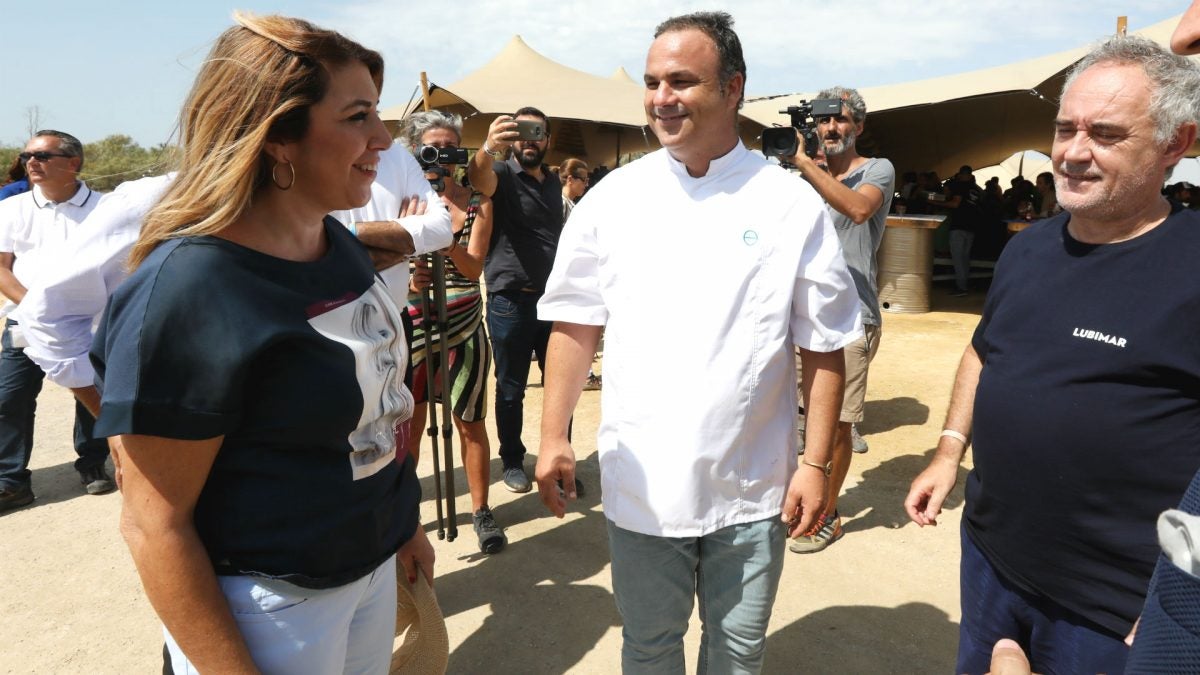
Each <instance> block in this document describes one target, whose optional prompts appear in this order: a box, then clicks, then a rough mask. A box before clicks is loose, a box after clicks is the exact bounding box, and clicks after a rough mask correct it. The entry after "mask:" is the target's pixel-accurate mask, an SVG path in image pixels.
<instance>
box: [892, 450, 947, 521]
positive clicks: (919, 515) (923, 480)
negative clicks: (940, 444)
mask: <svg viewBox="0 0 1200 675" xmlns="http://www.w3.org/2000/svg"><path fill="white" fill-rule="evenodd" d="M957 482H958V462H957V461H955V460H953V459H950V458H949V457H946V456H944V455H943V454H942V453H940V452H939V453H937V454H935V455H934V456H933V460H932V461H931V462H929V466H928V467H926V468H925V470H924V471H922V472H921V474H920V475H919V476H917V477H916V478H915V479H913V482H912V487H910V488H909V489H908V497H907V498H905V500H904V510H905V511H907V512H908V517H909V518H911V519H912V521H913V522H914V523H916V524H917V525H920V526H921V527H925V526H926V525H935V526H936V525H937V517H938V514H940V513H941V512H942V503H943V502H945V501H946V496H947V495H949V494H950V491H951V490H953V489H954V484H955V483H957Z"/></svg>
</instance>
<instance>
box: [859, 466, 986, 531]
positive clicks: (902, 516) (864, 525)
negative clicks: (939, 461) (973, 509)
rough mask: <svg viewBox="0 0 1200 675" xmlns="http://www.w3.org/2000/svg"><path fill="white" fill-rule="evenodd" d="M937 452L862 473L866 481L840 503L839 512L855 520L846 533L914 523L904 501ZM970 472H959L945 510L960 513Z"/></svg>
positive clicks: (860, 483)
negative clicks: (957, 510)
mask: <svg viewBox="0 0 1200 675" xmlns="http://www.w3.org/2000/svg"><path fill="white" fill-rule="evenodd" d="M935 450H936V448H930V449H928V450H926V451H925V453H924V454H921V455H903V456H900V457H894V458H892V459H889V460H886V461H884V462H882V463H881V464H880V465H879V466H877V467H875V468H873V469H867V470H866V471H864V472H863V473H862V480H861V481H859V482H858V483H857V484H856V485H854V486H853V487H851V488H848V489H846V490H845V491H844V492H843V493H842V496H841V497H840V498H839V499H838V511H839V512H840V513H841V514H842V515H843V516H849V517H851V518H852V520H850V521H846V522H845V524H844V526H843V527H844V529H845V531H846V532H848V533H849V532H861V531H863V530H869V529H871V528H873V527H886V528H889V529H895V528H898V527H903V526H904V525H907V524H909V523H911V522H912V521H911V520H909V518H908V514H907V513H905V511H904V498H905V497H907V496H908V488H909V486H910V485H911V484H912V480H913V479H914V478H916V477H917V474H919V473H921V472H922V471H924V470H925V467H927V466H929V460H931V459H932V458H933V453H934V451H935ZM966 480H967V470H966V469H965V468H964V467H961V466H960V467H959V468H958V478H957V482H956V483H955V485H954V489H953V490H951V491H950V494H949V495H947V496H946V501H945V502H944V503H943V504H942V510H943V511H947V510H952V509H957V508H958V507H960V506H962V503H963V498H964V496H963V484H964V483H965V482H966Z"/></svg>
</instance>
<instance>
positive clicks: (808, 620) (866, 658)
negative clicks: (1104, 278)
mask: <svg viewBox="0 0 1200 675" xmlns="http://www.w3.org/2000/svg"><path fill="white" fill-rule="evenodd" d="M981 304H982V298H981V297H979V296H972V297H970V298H965V299H953V298H947V297H945V290H944V289H939V288H935V289H934V309H935V310H937V311H934V312H931V313H928V314H919V315H902V314H887V315H886V316H885V318H884V323H885V325H884V332H883V339H882V343H881V346H880V350H879V353H878V356H877V357H876V360H875V363H874V365H873V366H872V369H871V380H870V388H869V393H868V401H867V404H866V406H867V408H866V421H865V422H864V423H863V424H862V425H861V431H862V433H863V435H864V436H865V437H866V438H867V440H868V441H869V442H870V446H871V449H870V452H869V453H867V454H865V455H855V457H854V461H853V464H852V466H851V468H850V475H849V477H848V478H847V481H846V486H845V491H844V496H843V497H842V500H841V504H840V510H841V513H842V515H843V517H844V518H845V519H846V522H845V530H846V536H845V537H844V538H843V539H842V540H841V541H839V542H838V543H836V544H835V545H833V546H832V547H830V548H829V549H827V550H826V551H824V552H821V553H818V554H811V555H805V556H801V555H795V554H791V553H789V554H788V556H787V561H786V564H785V567H784V576H783V582H782V586H781V590H780V592H779V598H778V601H777V602H776V604H775V611H774V614H773V616H772V620H771V628H770V638H769V646H768V650H767V661H766V672H769V673H793V672H810V673H866V672H880V673H882V672H939V671H940V672H948V671H949V670H951V669H952V668H953V663H954V650H955V644H956V641H957V633H958V623H957V622H958V618H959V609H958V583H957V567H958V524H959V518H960V514H961V505H962V492H961V484H962V481H961V478H962V477H965V475H966V469H965V468H964V470H963V471H962V472H961V474H960V482H959V488H958V489H957V490H956V491H955V493H954V494H952V496H951V499H950V500H949V503H948V505H947V506H948V509H947V513H946V514H944V517H943V524H942V525H941V526H940V527H938V528H926V529H924V530H921V529H918V528H917V527H916V526H915V525H913V524H911V523H909V522H908V518H907V517H906V516H905V514H904V509H903V505H902V502H903V498H904V495H905V494H906V492H907V489H908V484H909V482H910V481H911V480H912V478H913V476H915V475H916V474H917V473H918V472H919V471H920V470H921V469H922V468H924V466H925V464H926V463H927V461H928V458H929V457H930V455H931V453H932V450H933V447H934V445H935V444H936V440H937V434H938V431H939V429H940V424H941V422H942V416H943V415H944V411H945V408H946V403H947V400H948V396H949V391H950V384H951V380H952V378H953V373H954V369H955V367H956V365H957V363H958V358H959V356H960V355H961V353H962V349H963V347H964V346H965V345H966V343H967V340H968V339H969V337H970V334H971V331H972V330H973V329H974V326H975V323H976V322H977V320H978V312H979V308H980V305H981ZM537 377H538V373H537V368H536V367H535V368H533V374H532V379H533V380H534V381H536V379H537ZM599 400H600V393H599V392H584V393H583V398H582V400H581V402H580V406H579V409H578V411H577V414H576V417H575V437H576V440H577V443H576V453H577V455H578V456H579V457H580V458H581V459H582V462H581V468H580V474H581V477H582V479H583V480H584V481H585V482H586V484H587V486H588V487H589V488H591V491H590V492H589V493H588V494H587V496H586V497H584V498H583V499H581V500H580V502H579V503H578V504H577V505H576V506H575V508H573V509H572V510H571V511H570V513H569V514H568V515H567V517H566V518H565V519H564V520H554V519H553V518H551V517H549V516H548V515H547V514H546V512H545V511H544V509H543V507H542V506H541V503H540V501H539V500H538V497H537V494H536V491H535V492H532V493H529V494H525V495H516V494H512V493H509V492H507V491H506V490H504V489H503V486H502V485H501V484H500V483H499V482H498V481H497V482H496V483H494V484H493V490H492V497H491V503H492V506H493V509H494V511H495V513H496V517H497V520H499V521H500V523H501V524H502V525H504V526H505V527H506V528H507V532H508V537H509V542H510V543H509V547H508V548H507V550H505V551H504V552H503V553H501V554H499V555H495V556H491V557H487V556H483V555H481V554H480V553H478V549H477V547H476V542H475V537H474V534H473V533H472V531H471V525H470V514H469V508H470V503H469V500H468V497H467V496H465V495H463V496H462V497H460V498H459V499H458V501H457V508H458V513H459V517H458V526H459V533H460V536H459V538H458V539H456V540H455V541H453V542H449V541H436V540H435V547H436V549H437V555H438V566H437V582H436V589H437V592H438V597H439V600H440V602H441V606H442V609H443V611H444V613H445V615H446V623H447V628H448V631H449V636H450V648H451V655H450V672H452V673H567V672H569V673H613V672H617V671H618V670H619V665H620V643H621V633H620V618H619V616H618V614H617V611H616V608H615V607H614V605H613V602H612V597H611V594H610V590H609V589H610V582H609V569H608V548H607V541H606V535H605V528H604V520H603V513H602V511H601V507H600V499H599V497H600V495H599V487H598V485H599V473H598V467H597V463H596V455H595V434H594V431H595V428H596V425H597V422H598V419H599ZM39 403H40V406H41V407H40V414H39V415H38V419H37V432H36V440H37V445H36V447H35V450H34V456H33V464H32V469H33V486H34V491H35V493H36V494H37V501H35V502H34V504H33V505H32V506H29V507H26V508H24V509H21V510H18V511H15V512H10V513H7V514H5V515H3V516H0V578H3V580H4V590H3V592H2V593H0V636H3V638H2V640H0V672H4V673H84V672H86V673H150V672H157V671H158V669H159V668H160V666H161V651H160V650H161V647H162V636H161V632H160V627H159V624H158V622H157V620H156V619H155V616H154V613H153V612H152V610H151V609H150V606H149V604H148V602H147V601H146V599H145V596H144V595H143V594H142V590H141V586H140V584H139V582H138V579H137V575H136V572H135V571H134V568H133V564H132V562H131V560H130V557H129V554H128V552H127V550H126V548H125V545H124V543H123V542H122V541H121V539H120V536H119V534H118V532H117V517H118V513H119V509H120V497H119V496H117V495H116V494H112V495H106V496H100V497H93V496H88V495H85V494H84V493H83V492H82V489H81V487H80V485H79V482H78V476H77V474H76V473H75V471H74V469H73V467H72V464H71V463H72V460H73V459H74V453H73V451H72V449H71V444H70V438H71V410H72V408H71V399H70V396H69V394H68V392H66V391H65V390H63V389H60V388H58V387H55V386H54V385H47V387H46V389H45V391H44V392H43V393H42V395H41V398H40V400H39ZM540 410H541V389H539V388H536V387H534V388H530V390H529V395H528V397H527V406H526V423H525V428H526V433H525V438H526V443H527V445H528V446H529V448H530V449H531V450H536V448H537V438H536V435H537V433H536V432H537V429H538V424H539V417H540V415H539V413H540ZM488 424H489V426H491V425H492V420H491V419H489V420H488ZM492 438H495V431H494V429H493V430H492ZM534 461H535V458H533V457H530V458H529V459H528V464H527V466H528V468H529V469H530V471H532V466H533V462H534ZM492 469H493V470H492V475H493V477H495V478H497V479H498V477H499V473H500V464H499V460H498V459H494V460H493V463H492ZM431 473H432V468H431V465H430V462H429V459H428V451H427V450H426V451H425V452H423V453H422V465H421V476H422V480H423V488H424V490H425V495H426V496H427V499H426V502H425V504H424V505H423V507H422V511H423V515H424V519H425V522H426V523H427V529H428V530H429V532H430V536H431V538H432V537H436V532H435V531H436V529H437V525H436V519H435V516H434V506H433V503H432V501H431V499H430V496H431V495H432V494H433V484H432V478H431ZM457 482H458V485H459V486H460V487H459V491H460V492H465V485H466V481H465V478H464V477H463V474H462V471H461V469H459V471H458V472H457ZM692 628H693V630H692V631H691V632H690V633H689V635H688V639H687V649H688V654H689V657H688V660H689V666H688V667H689V672H694V669H695V654H696V650H697V648H698V645H699V624H698V621H697V620H696V619H695V617H693V626H692Z"/></svg>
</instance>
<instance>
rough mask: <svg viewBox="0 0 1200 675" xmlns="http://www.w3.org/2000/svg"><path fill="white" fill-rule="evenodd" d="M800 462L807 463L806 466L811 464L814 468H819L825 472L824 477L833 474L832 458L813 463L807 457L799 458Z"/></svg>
mask: <svg viewBox="0 0 1200 675" xmlns="http://www.w3.org/2000/svg"><path fill="white" fill-rule="evenodd" d="M800 463H801V464H807V465H808V466H811V467H812V468H814V469H820V470H821V471H823V472H825V477H826V478H829V477H830V476H832V475H833V460H832V459H831V460H829V461H828V462H825V463H824V464H814V463H813V462H810V461H808V460H807V459H802V460H800Z"/></svg>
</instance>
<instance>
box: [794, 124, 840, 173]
mask: <svg viewBox="0 0 1200 675" xmlns="http://www.w3.org/2000/svg"><path fill="white" fill-rule="evenodd" d="M783 160H784V161H786V162H788V163H789V164H791V165H792V166H794V167H796V169H798V170H799V171H800V175H802V176H808V175H810V174H812V173H813V172H815V171H824V172H825V173H829V165H828V164H827V163H826V160H825V148H824V147H823V146H822V145H818V146H817V156H816V157H809V156H808V154H807V153H805V152H804V136H801V135H800V132H799V131H796V154H794V155H792V156H791V157H784V158H783Z"/></svg>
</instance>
